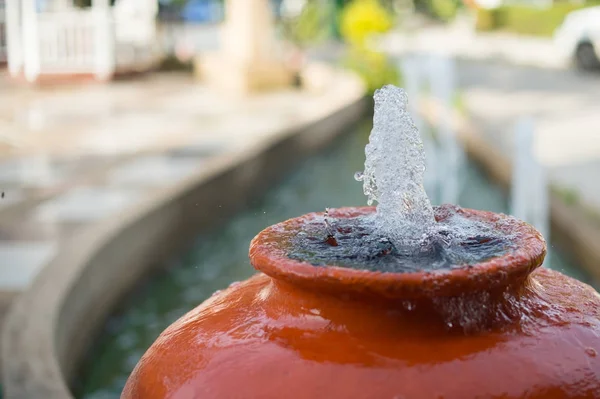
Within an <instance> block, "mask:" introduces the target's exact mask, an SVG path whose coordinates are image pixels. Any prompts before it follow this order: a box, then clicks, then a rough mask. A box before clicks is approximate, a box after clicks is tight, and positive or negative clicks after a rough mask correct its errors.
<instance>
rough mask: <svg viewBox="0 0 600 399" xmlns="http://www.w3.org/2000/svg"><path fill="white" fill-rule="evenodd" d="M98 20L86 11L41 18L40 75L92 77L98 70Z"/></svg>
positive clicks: (46, 14)
mask: <svg viewBox="0 0 600 399" xmlns="http://www.w3.org/2000/svg"><path fill="white" fill-rule="evenodd" d="M95 22H96V20H95V18H94V15H93V14H92V13H91V12H89V11H86V10H72V11H68V12H54V13H44V14H40V15H39V17H38V40H39V42H38V46H39V47H38V49H39V50H38V51H39V63H40V68H39V70H40V73H92V72H94V71H95V69H96V63H97V57H98V54H97V52H96V46H95V40H96V39H95V38H96V34H97V32H96V30H97V27H96V23H95Z"/></svg>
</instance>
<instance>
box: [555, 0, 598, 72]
mask: <svg viewBox="0 0 600 399" xmlns="http://www.w3.org/2000/svg"><path fill="white" fill-rule="evenodd" d="M554 41H555V43H556V45H557V47H558V50H559V51H560V52H561V55H562V56H563V57H565V58H568V59H570V60H572V61H574V62H575V64H576V65H577V66H578V67H579V68H581V69H597V68H600V6H596V7H589V8H583V9H581V10H577V11H573V12H571V13H569V14H567V16H566V17H565V20H564V21H563V23H562V25H560V26H559V27H558V29H556V31H555V32H554Z"/></svg>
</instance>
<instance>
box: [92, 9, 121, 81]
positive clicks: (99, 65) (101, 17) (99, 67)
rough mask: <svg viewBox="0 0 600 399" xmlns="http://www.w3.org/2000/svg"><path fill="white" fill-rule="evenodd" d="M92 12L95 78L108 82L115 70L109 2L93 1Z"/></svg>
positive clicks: (112, 26)
mask: <svg viewBox="0 0 600 399" xmlns="http://www.w3.org/2000/svg"><path fill="white" fill-rule="evenodd" d="M92 11H93V13H94V16H95V20H96V29H95V32H96V34H95V37H96V41H95V50H96V51H95V57H96V78H97V79H99V80H109V79H110V78H112V76H113V75H114V73H115V69H116V54H115V53H116V46H115V27H114V21H113V17H112V10H111V7H110V2H109V0H93V1H92Z"/></svg>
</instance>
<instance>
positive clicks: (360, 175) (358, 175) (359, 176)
mask: <svg viewBox="0 0 600 399" xmlns="http://www.w3.org/2000/svg"><path fill="white" fill-rule="evenodd" d="M364 178H365V175H364V174H363V172H356V173H355V174H354V180H356V181H363V179H364Z"/></svg>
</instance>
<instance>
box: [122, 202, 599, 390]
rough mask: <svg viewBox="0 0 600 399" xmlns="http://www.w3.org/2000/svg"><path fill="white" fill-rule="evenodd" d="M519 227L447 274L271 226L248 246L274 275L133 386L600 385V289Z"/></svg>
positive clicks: (211, 306)
mask: <svg viewBox="0 0 600 399" xmlns="http://www.w3.org/2000/svg"><path fill="white" fill-rule="evenodd" d="M468 212H472V213H474V214H483V215H484V216H485V217H495V216H493V214H490V213H488V212H479V211H468ZM299 219H300V218H299ZM299 219H297V220H299ZM293 222H294V220H292V221H287V222H285V223H282V224H281V225H285V224H286V223H287V224H289V223H293ZM516 229H518V230H519V232H520V233H523V236H522V237H520V240H521V241H522V243H523V244H522V247H521V248H519V249H518V250H517V251H515V252H514V253H511V254H508V255H506V256H503V257H501V258H495V259H492V260H490V261H487V262H483V263H481V264H478V265H475V266H473V267H471V268H467V269H457V270H452V271H449V272H447V273H438V274H425V273H416V274H392V273H376V272H366V271H361V270H353V269H344V268H339V267H331V268H327V267H323V268H319V267H315V266H312V265H310V264H307V263H303V262H301V261H297V260H290V259H285V251H283V250H282V249H281V248H282V247H283V244H282V243H281V242H280V239H279V238H278V237H277V234H280V233H279V232H281V231H282V228H280V227H279V226H275V227H273V228H269V229H266V230H265V231H263V232H262V233H261V234H260V235H259V236H258V237H257V238H255V240H253V243H252V246H251V251H250V257H251V261H252V264H253V265H254V266H255V267H256V268H257V269H259V270H261V271H263V272H264V273H266V274H262V273H260V274H257V275H255V276H254V277H252V278H250V279H249V280H247V281H245V282H243V283H239V284H236V285H234V286H232V287H230V288H229V289H227V290H226V291H223V292H221V293H218V294H216V295H214V296H212V297H211V298H210V299H208V300H207V301H206V302H204V303H203V304H202V305H201V306H199V307H198V308H196V309H195V310H193V311H192V312H190V313H188V314H187V315H186V316H184V317H183V318H181V319H180V320H178V321H177V322H176V323H174V324H173V325H172V326H171V327H169V328H168V329H167V330H166V331H165V332H164V333H163V334H162V335H161V336H160V337H159V338H158V340H157V341H156V342H155V343H154V345H153V346H152V347H151V348H150V349H149V350H148V352H147V353H146V354H145V355H144V356H143V357H142V359H141V361H140V362H139V364H138V365H137V367H136V368H135V370H134V372H133V373H132V375H131V376H130V379H129V381H128V384H127V386H126V388H125V391H124V394H123V397H124V398H167V397H169V398H189V397H202V398H235V397H252V398H280V397H294V398H315V397H331V398H437V397H440V398H467V397H504V398H597V397H600V357H599V356H598V352H599V351H600V339H599V337H600V297H599V296H598V294H597V293H596V292H595V291H594V290H593V289H592V288H591V287H589V286H587V285H585V284H583V283H581V282H579V281H577V280H574V279H572V278H570V277H566V276H564V275H562V274H560V273H558V272H555V271H551V270H549V269H545V268H540V269H537V270H536V271H534V272H533V273H531V271H532V270H533V269H535V268H536V267H538V266H540V264H541V263H542V261H543V255H544V252H545V245H544V244H543V240H542V239H541V237H540V236H539V234H538V233H537V232H536V231H535V230H534V229H532V228H531V227H530V226H527V225H525V224H521V225H520V227H516ZM498 270H502V272H503V273H501V274H499V273H498ZM530 273H531V274H530ZM497 276H503V277H502V278H497ZM473 281H474V282H473ZM415 282H417V283H418V284H416V283H415ZM447 282H449V283H447ZM465 282H469V283H465ZM465 284H466V285H465ZM437 286H440V287H442V288H439V289H437V290H436V289H435V287H437ZM424 287H427V289H424ZM432 287H433V288H432ZM456 287H460V290H456V289H455V288H456Z"/></svg>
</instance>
